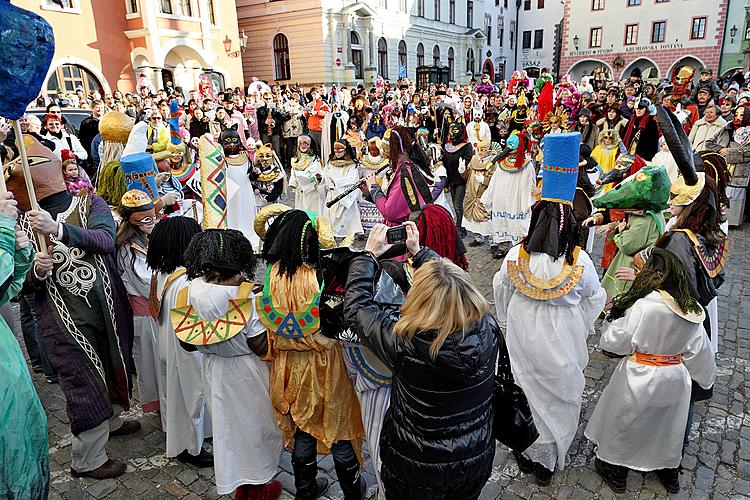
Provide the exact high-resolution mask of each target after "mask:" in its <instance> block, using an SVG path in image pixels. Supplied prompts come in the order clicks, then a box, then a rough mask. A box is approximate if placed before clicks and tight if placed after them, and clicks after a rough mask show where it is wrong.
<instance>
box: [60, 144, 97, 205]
mask: <svg viewBox="0 0 750 500" xmlns="http://www.w3.org/2000/svg"><path fill="white" fill-rule="evenodd" d="M62 168H63V175H64V176H65V185H66V186H67V188H68V193H70V194H72V195H73V196H79V195H86V194H94V186H92V185H91V179H89V174H87V173H86V171H85V170H83V169H82V168H80V167H79V166H78V162H77V161H76V157H75V155H74V154H73V152H72V151H70V150H69V149H63V150H62Z"/></svg>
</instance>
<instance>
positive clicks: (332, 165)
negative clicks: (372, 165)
mask: <svg viewBox="0 0 750 500" xmlns="http://www.w3.org/2000/svg"><path fill="white" fill-rule="evenodd" d="M350 150H351V147H349V146H348V144H347V143H346V142H345V141H336V142H335V143H334V144H333V153H332V156H331V158H330V159H329V161H328V163H327V164H326V166H325V168H323V176H324V178H325V184H326V202H329V201H331V200H333V199H334V198H336V197H337V196H339V195H340V194H343V193H344V192H345V191H347V190H348V189H349V188H351V187H352V186H356V185H357V184H359V182H360V178H359V169H358V168H357V164H356V163H355V162H354V158H353V154H352V153H351V152H350ZM360 193H361V191H360V190H359V189H355V190H354V191H352V192H351V193H349V194H348V195H347V196H345V197H344V198H343V199H342V200H340V201H339V202H337V203H336V204H335V205H333V206H332V207H330V208H328V209H327V212H328V213H327V214H324V215H327V216H328V217H329V218H330V219H331V224H332V226H333V236H334V237H336V238H345V237H347V236H350V235H355V234H364V232H365V231H364V229H363V228H362V219H361V217H360V213H359V209H358V208H357V200H358V199H359V198H360V196H361V194H360Z"/></svg>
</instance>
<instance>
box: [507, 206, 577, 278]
mask: <svg viewBox="0 0 750 500" xmlns="http://www.w3.org/2000/svg"><path fill="white" fill-rule="evenodd" d="M578 236H579V231H578V223H577V222H576V218H575V215H574V214H573V207H571V206H570V205H566V204H563V203H557V202H555V201H548V200H541V201H538V202H537V203H536V204H535V205H534V207H533V208H532V209H531V223H530V224H529V232H528V234H527V235H526V237H525V238H524V239H523V241H522V242H521V244H522V245H523V248H524V250H526V251H527V252H528V253H532V252H540V253H546V254H547V255H549V256H551V257H554V258H555V260H557V259H558V258H559V257H562V256H565V262H567V263H568V264H570V265H572V264H573V263H574V262H573V251H574V250H575V248H576V247H577V246H578Z"/></svg>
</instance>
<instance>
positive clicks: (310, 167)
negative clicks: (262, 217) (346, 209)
mask: <svg viewBox="0 0 750 500" xmlns="http://www.w3.org/2000/svg"><path fill="white" fill-rule="evenodd" d="M291 163H292V170H291V173H290V175H289V187H291V188H292V189H294V206H295V207H297V208H299V209H300V210H312V211H313V212H315V213H316V214H322V213H323V210H324V208H325V205H324V202H325V182H324V181H323V166H322V165H321V163H320V158H318V155H317V153H316V152H315V149H314V148H313V144H312V138H311V137H310V136H309V135H301V136H299V137H298V138H297V154H296V155H295V156H294V157H293V158H292V162H291Z"/></svg>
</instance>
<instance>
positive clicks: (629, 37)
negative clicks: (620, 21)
mask: <svg viewBox="0 0 750 500" xmlns="http://www.w3.org/2000/svg"><path fill="white" fill-rule="evenodd" d="M637 43H638V25H637V24H626V25H625V45H636V44H637Z"/></svg>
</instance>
